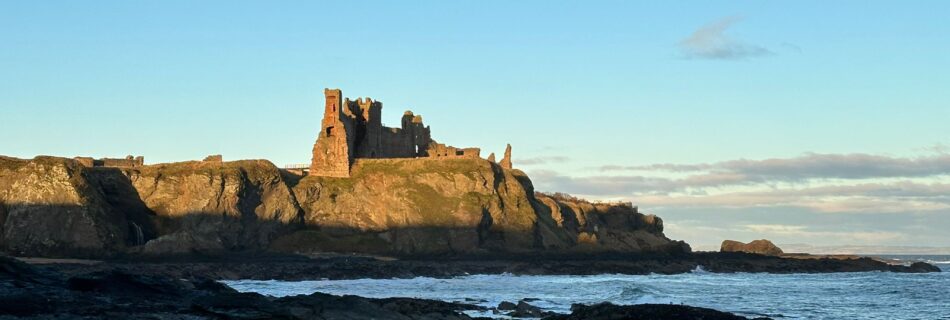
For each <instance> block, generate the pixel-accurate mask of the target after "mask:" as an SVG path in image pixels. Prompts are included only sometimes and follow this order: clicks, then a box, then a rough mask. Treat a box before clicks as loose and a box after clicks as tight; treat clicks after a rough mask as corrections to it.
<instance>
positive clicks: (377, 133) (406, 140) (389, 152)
mask: <svg viewBox="0 0 950 320" xmlns="http://www.w3.org/2000/svg"><path fill="white" fill-rule="evenodd" d="M323 94H324V96H325V97H326V99H325V104H324V110H323V120H322V121H321V123H320V134H319V135H318V136H317V141H316V142H315V143H314V144H313V158H312V160H311V162H310V175H315V176H321V177H349V176H350V168H351V167H352V165H353V162H354V161H356V159H372V158H422V157H425V158H437V159H450V158H481V157H480V155H479V154H480V153H481V150H480V149H478V148H456V147H452V146H447V145H444V144H441V143H438V142H436V141H435V140H432V137H431V134H430V129H429V127H428V126H426V125H425V124H423V123H422V116H420V115H416V114H413V113H412V111H406V112H405V113H403V115H402V121H401V123H400V125H401V126H400V127H399V128H390V127H386V126H383V123H382V120H381V118H380V117H381V115H382V110H383V104H382V103H380V102H379V101H373V100H372V99H370V98H365V99H364V98H359V99H356V101H351V100H350V99H347V98H343V92H342V91H340V89H324V90H323ZM510 149H511V146H508V151H507V152H506V153H505V155H506V159H508V160H507V166H508V168H510V154H511V151H510ZM506 159H502V165H503V166H504V165H505V163H506Z"/></svg>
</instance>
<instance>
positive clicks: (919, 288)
mask: <svg viewBox="0 0 950 320" xmlns="http://www.w3.org/2000/svg"><path fill="white" fill-rule="evenodd" d="M931 260H932V261H933V262H950V259H948V258H944V257H937V258H931ZM941 267H943V268H944V270H948V271H950V267H948V266H947V265H946V264H944V265H942V266H941ZM223 282H224V283H225V284H227V285H230V286H232V287H234V288H235V289H237V290H239V291H245V292H247V291H253V292H259V293H262V294H268V295H273V296H287V295H297V294H310V293H313V292H324V293H330V294H353V295H358V296H364V297H372V298H383V297H396V296H399V297H414V298H424V299H437V300H444V301H460V302H467V303H474V304H478V305H481V306H485V307H495V306H497V305H498V303H499V302H501V301H511V302H517V301H518V300H521V299H523V298H536V299H538V300H536V301H532V302H530V303H531V304H533V305H536V306H538V307H541V308H542V309H545V310H549V311H555V312H561V313H568V312H570V306H571V304H572V303H584V304H593V303H599V302H604V301H609V302H613V303H617V304H640V303H661V304H669V303H673V304H687V305H694V306H700V307H708V308H713V309H718V310H724V311H729V312H735V313H738V314H742V315H746V316H758V315H762V314H766V315H782V316H783V317H782V318H783V319H818V318H821V319H854V318H867V319H871V318H873V319H906V318H918V319H924V318H927V317H928V316H934V318H940V317H941V316H937V315H947V310H950V272H942V273H926V274H903V273H892V272H864V273H831V274H765V273H729V274H719V273H710V272H708V271H706V270H704V269H703V268H701V267H698V268H696V270H693V272H690V273H685V274H677V275H642V276H634V275H616V274H604V275H593V276H570V275H568V276H518V275H511V274H502V275H468V276H462V277H456V278H450V279H436V278H428V277H417V278H412V279H380V280H374V279H355V280H315V281H274V280H268V281H252V280H239V281H223ZM473 315H474V314H473ZM478 315H479V316H494V315H492V314H490V312H488V313H480V314H478Z"/></svg>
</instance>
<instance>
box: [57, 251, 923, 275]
mask: <svg viewBox="0 0 950 320" xmlns="http://www.w3.org/2000/svg"><path fill="white" fill-rule="evenodd" d="M51 267H53V268H55V269H57V270H58V271H60V272H63V273H66V274H83V273H91V272H101V271H110V270H120V271H124V272H137V273H142V274H150V275H157V276H166V277H172V278H176V279H198V278H211V279H217V280H240V279H253V280H271V279H274V280H288V281H294V280H313V279H333V280H335V279H359V278H376V279H390V278H413V277H420V276H424V277H436V278H439V277H454V276H462V275H469V274H502V273H509V274H517V275H594V274H631V275H645V274H651V273H655V274H677V273H687V272H693V271H697V270H702V271H706V272H716V273H732V272H766V273H828V272H868V271H886V272H905V273H924V272H940V269H939V268H937V267H936V266H933V265H930V264H927V263H922V262H919V263H914V264H911V265H898V264H889V263H885V262H883V261H880V260H877V259H872V258H867V257H862V258H850V257H849V258H836V257H827V258H819V257H818V256H812V257H811V258H807V259H806V258H789V257H770V256H762V255H756V254H747V253H713V252H708V253H707V252H702V253H691V254H683V255H619V254H618V255H594V256H522V257H512V256H506V257H499V256H494V257H460V258H445V257H443V258H425V259H423V258H403V259H393V258H374V257H366V256H343V255H339V256H323V257H313V258H310V257H302V256H293V255H271V256H258V257H250V256H222V257H203V258H201V259H195V258H194V257H187V258H186V257H163V258H160V259H159V258H150V259H135V260H114V261H103V262H95V263H57V264H54V265H52V266H51Z"/></svg>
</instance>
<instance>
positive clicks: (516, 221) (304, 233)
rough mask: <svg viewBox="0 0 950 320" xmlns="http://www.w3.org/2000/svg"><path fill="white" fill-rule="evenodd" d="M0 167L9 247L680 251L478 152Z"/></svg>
mask: <svg viewBox="0 0 950 320" xmlns="http://www.w3.org/2000/svg"><path fill="white" fill-rule="evenodd" d="M0 170H2V171H0V230H2V231H3V233H2V235H0V236H2V237H0V239H2V242H0V246H2V247H3V248H4V250H6V251H9V252H13V253H15V254H19V255H38V256H77V255H83V256H96V255H108V254H113V253H118V252H133V253H135V252H137V253H146V254H168V253H196V252H197V253H211V252H227V251H235V250H262V249H271V250H276V251H283V252H297V253H315V252H325V251H335V252H365V253H381V254H453V253H455V254H461V253H483V252H507V253H524V252H538V251H546V252H575V251H580V252H590V251H622V252H642V251H662V252H670V251H676V252H678V251H683V250H688V246H685V244H683V243H677V242H672V241H670V240H669V239H667V238H666V237H664V236H663V234H662V221H661V220H660V219H659V218H657V217H655V216H648V215H642V214H640V213H638V212H636V210H635V208H633V207H630V206H628V205H605V204H593V203H589V202H586V201H582V200H577V199H573V198H568V197H563V196H547V195H541V194H538V195H536V194H535V192H534V188H533V186H532V185H531V181H530V180H529V179H528V177H527V176H526V175H524V173H522V172H521V171H519V170H511V169H504V168H502V167H500V166H499V165H497V164H494V163H492V162H489V161H486V160H482V159H444V160H431V159H385V160H383V159H373V160H370V159H367V160H363V159H360V160H357V161H356V162H355V163H354V166H353V169H352V172H351V174H352V177H350V178H330V177H315V176H311V177H305V178H302V179H300V178H296V177H294V176H292V175H289V174H284V173H282V172H281V171H280V170H279V169H278V168H276V167H275V166H274V165H273V164H271V163H270V162H268V161H262V160H255V161H235V162H220V161H202V162H183V163H173V164H161V165H152V166H144V167H141V168H134V169H122V170H120V169H109V168H84V167H82V166H79V165H78V164H77V163H76V162H75V161H73V160H70V159H62V158H49V157H38V158H36V159H33V160H19V159H11V158H3V159H2V162H0ZM76 253H80V254H76Z"/></svg>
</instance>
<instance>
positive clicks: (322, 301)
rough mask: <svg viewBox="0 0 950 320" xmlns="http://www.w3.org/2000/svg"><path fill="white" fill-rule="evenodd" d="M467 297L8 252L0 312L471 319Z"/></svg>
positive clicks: (0, 278)
mask: <svg viewBox="0 0 950 320" xmlns="http://www.w3.org/2000/svg"><path fill="white" fill-rule="evenodd" d="M476 308H477V307H475V306H472V305H466V304H457V303H447V302H440V301H432V300H420V299H406V298H390V299H367V298H361V297H356V296H333V295H327V294H321V293H314V294H311V295H306V296H303V295H301V296H293V297H284V298H272V297H267V296H262V295H259V294H256V293H239V292H237V291H235V290H233V289H231V288H228V287H226V286H224V285H222V284H219V283H217V282H214V281H211V280H207V279H204V280H187V281H186V280H173V279H170V278H165V277H158V276H151V275H140V274H134V273H127V272H121V271H116V270H112V271H107V272H98V273H92V274H84V275H78V276H73V277H69V278H67V277H65V276H62V275H60V274H58V273H55V272H51V271H48V270H42V269H39V268H35V267H32V266H29V265H26V264H24V263H22V262H18V261H16V260H13V259H10V258H6V257H0V317H2V316H13V317H29V318H40V317H49V318H56V319H71V318H110V319H130V318H136V319H143V318H157V319H274V318H278V319H470V318H469V317H468V316H466V315H464V314H463V313H461V311H463V310H469V309H476Z"/></svg>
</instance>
